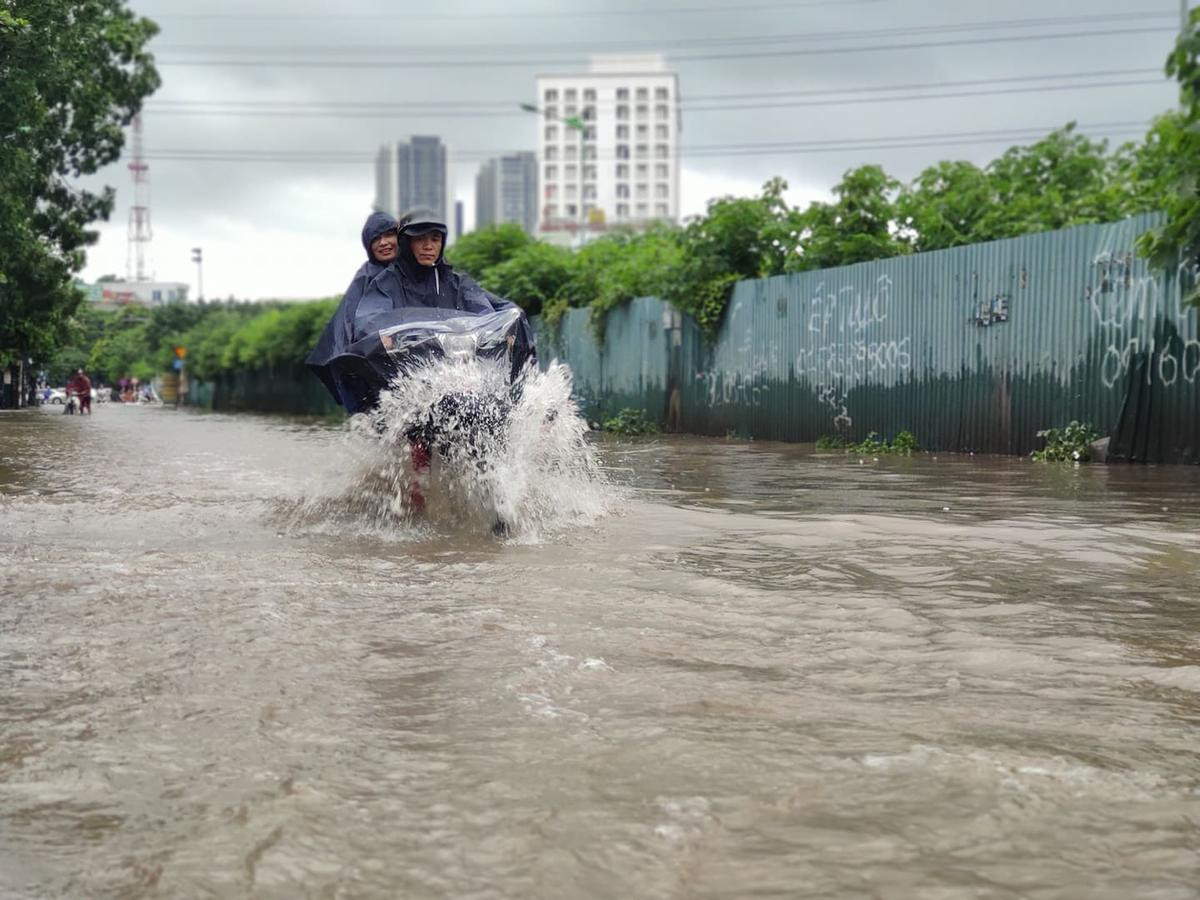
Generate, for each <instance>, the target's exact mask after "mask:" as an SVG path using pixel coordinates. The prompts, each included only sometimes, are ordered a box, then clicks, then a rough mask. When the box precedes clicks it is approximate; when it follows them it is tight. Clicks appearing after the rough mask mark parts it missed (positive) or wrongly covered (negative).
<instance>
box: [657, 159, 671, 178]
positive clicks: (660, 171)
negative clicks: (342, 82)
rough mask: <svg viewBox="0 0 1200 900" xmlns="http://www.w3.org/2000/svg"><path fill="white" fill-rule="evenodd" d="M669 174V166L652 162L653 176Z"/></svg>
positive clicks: (662, 176)
mask: <svg viewBox="0 0 1200 900" xmlns="http://www.w3.org/2000/svg"><path fill="white" fill-rule="evenodd" d="M670 174H671V169H670V166H668V165H667V164H666V163H655V164H654V177H655V178H667V177H669V176H670Z"/></svg>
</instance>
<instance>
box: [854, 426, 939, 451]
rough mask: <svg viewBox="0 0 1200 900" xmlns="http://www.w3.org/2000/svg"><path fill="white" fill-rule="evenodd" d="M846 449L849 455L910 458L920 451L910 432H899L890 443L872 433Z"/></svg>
mask: <svg viewBox="0 0 1200 900" xmlns="http://www.w3.org/2000/svg"><path fill="white" fill-rule="evenodd" d="M846 449H847V450H848V451H849V452H850V453H858V454H860V455H863V456H878V455H880V454H884V453H890V454H898V455H903V456H912V455H913V454H914V453H916V452H918V451H919V450H920V449H921V446H920V444H918V443H917V439H916V437H914V436H913V433H912V432H911V431H901V432H900V433H899V434H897V435H896V438H895V440H893V441H891V442H890V443H889V442H888V441H886V440H884V439H883V438H881V437H880V436H879V434H878V433H877V432H874V431H872V432H871V433H870V434H868V435H867V437H866V439H865V440H863V441H861V442H859V443H857V444H849V445H848V446H847V447H846Z"/></svg>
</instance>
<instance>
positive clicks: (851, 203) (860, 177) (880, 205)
mask: <svg viewBox="0 0 1200 900" xmlns="http://www.w3.org/2000/svg"><path fill="white" fill-rule="evenodd" d="M899 190H900V182H898V181H896V179H894V178H892V177H891V176H889V175H888V174H887V173H886V172H884V171H883V169H882V168H880V167H879V166H860V167H859V168H857V169H851V170H850V171H848V172H847V173H846V174H845V175H843V176H842V180H841V182H840V183H839V184H838V185H836V186H835V187H834V189H833V194H834V197H835V198H836V200H835V201H834V202H833V203H813V204H812V205H811V206H809V207H808V209H806V210H805V211H804V212H803V213H801V214H800V216H799V217H798V219H797V220H798V222H799V224H800V227H801V231H800V233H799V242H800V248H799V253H798V254H795V255H789V258H788V271H805V270H808V269H828V268H832V267H833V266H848V265H851V264H853V263H857V262H866V261H868V260H872V259H887V258H888V257H891V256H897V255H899V254H902V253H906V252H907V251H908V247H907V245H906V244H905V243H904V242H903V241H902V240H901V239H900V238H899V237H898V236H897V233H896V231H897V225H896V220H897V218H898V215H899V213H898V212H897V209H896V204H895V197H896V195H897V194H898V192H899Z"/></svg>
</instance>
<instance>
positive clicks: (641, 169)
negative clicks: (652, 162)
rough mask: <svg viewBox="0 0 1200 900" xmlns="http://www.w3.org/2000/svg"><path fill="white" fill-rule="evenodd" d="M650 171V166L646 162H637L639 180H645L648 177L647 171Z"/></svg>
mask: <svg viewBox="0 0 1200 900" xmlns="http://www.w3.org/2000/svg"><path fill="white" fill-rule="evenodd" d="M649 171H650V167H649V166H648V165H646V164H645V163H638V164H637V177H638V181H645V180H646V178H647V177H648V176H647V175H646V173H647V172H649Z"/></svg>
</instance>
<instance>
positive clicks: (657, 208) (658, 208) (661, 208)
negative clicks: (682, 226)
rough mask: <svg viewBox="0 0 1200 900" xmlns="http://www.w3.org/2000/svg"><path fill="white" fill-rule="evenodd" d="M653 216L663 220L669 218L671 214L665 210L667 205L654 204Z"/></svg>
mask: <svg viewBox="0 0 1200 900" xmlns="http://www.w3.org/2000/svg"><path fill="white" fill-rule="evenodd" d="M654 214H655V215H656V216H658V217H659V218H660V219H665V218H666V217H667V216H669V215H670V214H671V213H670V212H668V210H667V204H665V203H655V204H654Z"/></svg>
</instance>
